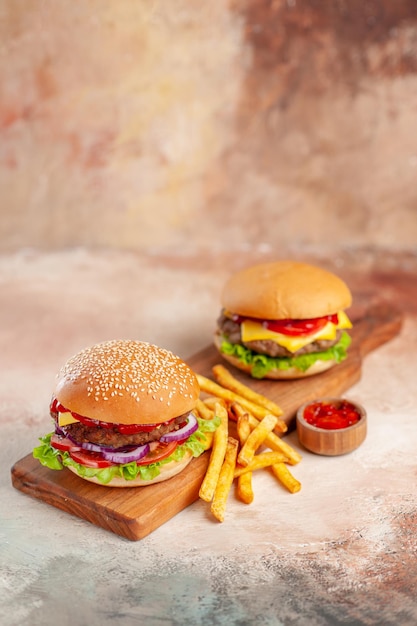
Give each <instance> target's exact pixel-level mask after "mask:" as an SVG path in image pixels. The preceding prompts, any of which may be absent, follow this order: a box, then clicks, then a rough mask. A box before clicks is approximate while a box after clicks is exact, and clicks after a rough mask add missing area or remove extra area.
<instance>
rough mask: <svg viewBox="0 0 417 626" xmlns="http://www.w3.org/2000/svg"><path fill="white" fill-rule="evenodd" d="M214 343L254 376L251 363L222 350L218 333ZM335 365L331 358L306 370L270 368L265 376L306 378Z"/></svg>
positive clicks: (226, 357)
mask: <svg viewBox="0 0 417 626" xmlns="http://www.w3.org/2000/svg"><path fill="white" fill-rule="evenodd" d="M214 343H215V346H216V348H217V349H218V350H219V352H220V354H221V355H222V357H223V358H224V359H225V361H228V362H229V363H230V364H231V365H233V366H234V367H236V368H238V369H240V370H242V371H243V372H246V374H249V376H252V366H251V365H247V364H246V363H243V362H242V361H240V360H239V359H238V358H237V357H235V356H232V355H229V354H225V353H224V352H222V351H221V349H220V345H221V339H220V338H219V337H218V336H217V335H216V336H215V338H214ZM334 365H336V361H334V360H333V359H329V360H327V361H320V360H319V361H316V362H315V363H313V365H312V366H311V367H309V368H308V370H306V371H305V372H303V371H301V370H299V369H298V368H297V367H290V368H289V369H286V370H282V369H277V368H275V369H272V370H269V372H268V373H267V374H265V376H264V378H270V379H272V380H291V379H295V378H306V377H308V376H314V375H315V374H320V373H321V372H325V371H326V370H328V369H330V368H331V367H333V366H334Z"/></svg>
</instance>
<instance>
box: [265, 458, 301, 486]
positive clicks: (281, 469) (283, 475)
mask: <svg viewBox="0 0 417 626" xmlns="http://www.w3.org/2000/svg"><path fill="white" fill-rule="evenodd" d="M271 470H272V473H273V474H274V476H275V477H276V478H278V480H279V481H280V483H282V484H283V485H284V487H286V488H287V489H288V491H289V492H290V493H297V492H298V491H300V489H301V483H300V482H299V481H298V480H297V479H296V478H294V476H293V475H292V474H291V472H290V470H289V469H288V467H287V466H286V465H285V463H275V464H274V465H272V466H271Z"/></svg>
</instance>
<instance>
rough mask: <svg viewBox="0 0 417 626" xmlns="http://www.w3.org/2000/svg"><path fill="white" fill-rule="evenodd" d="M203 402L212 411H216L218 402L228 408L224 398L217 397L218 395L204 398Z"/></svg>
mask: <svg viewBox="0 0 417 626" xmlns="http://www.w3.org/2000/svg"><path fill="white" fill-rule="evenodd" d="M203 402H204V404H205V405H206V406H207V407H208V408H209V409H211V410H212V411H214V407H215V406H216V404H221V405H222V406H224V408H227V405H226V402H225V401H224V400H223V399H222V398H217V397H216V396H208V397H206V398H204V399H203Z"/></svg>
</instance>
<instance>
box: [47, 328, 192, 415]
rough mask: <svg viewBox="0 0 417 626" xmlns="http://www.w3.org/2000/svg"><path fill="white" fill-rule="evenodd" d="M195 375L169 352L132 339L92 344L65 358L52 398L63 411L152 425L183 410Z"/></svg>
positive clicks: (187, 407) (188, 402) (186, 408)
mask: <svg viewBox="0 0 417 626" xmlns="http://www.w3.org/2000/svg"><path fill="white" fill-rule="evenodd" d="M199 392H200V389H199V385H198V381H197V378H196V376H195V374H194V373H193V371H192V370H191V369H190V368H189V366H188V365H187V364H186V363H184V361H182V360H181V359H180V358H179V357H177V356H175V355H174V354H173V353H172V352H170V351H169V350H165V349H163V348H158V347H157V346H155V345H152V344H149V343H145V342H141V341H133V340H114V341H107V342H104V343H99V344H96V345H95V346H92V347H90V348H86V349H85V350H82V351H81V352H79V353H78V354H76V355H74V356H73V357H71V358H70V359H69V360H68V361H67V363H66V364H65V365H64V366H63V368H62V369H61V371H60V373H59V374H58V381H57V385H56V389H55V397H56V398H57V400H58V401H59V402H60V403H61V404H62V405H63V406H64V407H65V408H66V409H68V410H70V411H71V412H73V413H78V414H79V415H83V416H84V417H89V418H91V419H97V420H100V421H102V422H109V423H116V424H158V423H161V422H166V421H168V420H170V419H173V418H174V417H178V416H180V415H183V414H184V413H188V412H189V411H191V410H192V409H193V408H194V407H195V403H196V400H197V398H198V396H199Z"/></svg>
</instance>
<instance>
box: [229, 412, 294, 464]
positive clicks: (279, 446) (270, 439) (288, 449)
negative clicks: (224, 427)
mask: <svg viewBox="0 0 417 626" xmlns="http://www.w3.org/2000/svg"><path fill="white" fill-rule="evenodd" d="M245 413H246V414H247V416H248V420H249V425H250V427H251V429H252V430H253V429H254V428H256V427H257V426H258V424H259V420H257V419H256V417H254V416H253V415H251V414H250V413H247V412H246V411H245V410H244V409H243V407H242V406H240V404H239V403H236V402H234V403H233V404H231V405H230V408H229V417H230V418H231V419H233V420H237V421H239V417H240V416H241V415H243V414H245ZM264 444H265V446H267V447H268V448H270V449H271V450H275V451H276V452H282V453H283V454H285V455H286V457H287V459H288V460H287V461H286V462H287V463H289V464H290V465H297V463H299V462H300V461H301V459H302V457H301V454H300V453H299V452H297V450H294V448H293V447H292V446H290V444H288V443H287V442H286V441H283V440H282V439H281V438H280V437H278V435H276V434H275V433H273V432H271V433H269V434H268V435H267V437H266V439H265V441H264Z"/></svg>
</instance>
